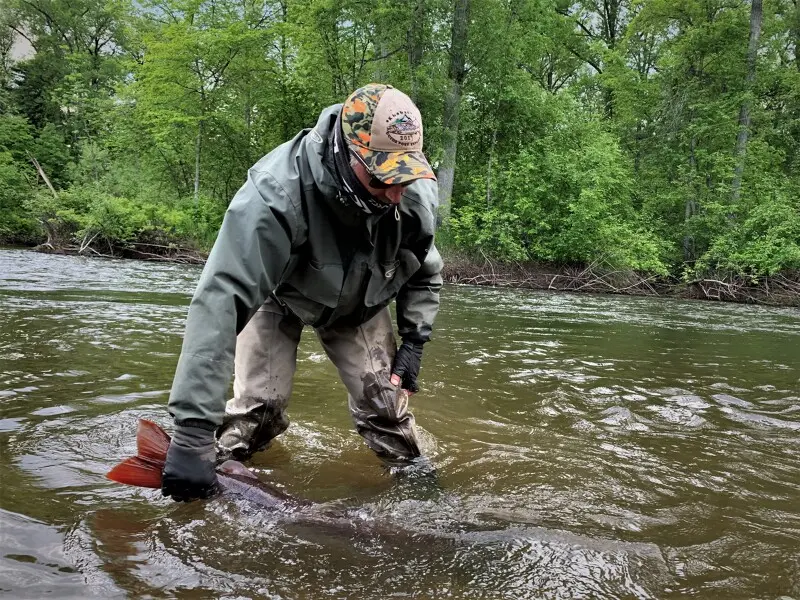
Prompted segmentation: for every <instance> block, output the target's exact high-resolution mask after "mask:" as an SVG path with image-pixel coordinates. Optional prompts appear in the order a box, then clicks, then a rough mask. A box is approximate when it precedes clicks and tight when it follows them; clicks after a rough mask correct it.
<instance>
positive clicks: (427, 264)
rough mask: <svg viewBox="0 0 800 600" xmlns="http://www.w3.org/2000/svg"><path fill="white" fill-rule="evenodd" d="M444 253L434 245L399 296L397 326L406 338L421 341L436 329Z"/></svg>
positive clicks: (410, 340) (411, 340) (424, 340)
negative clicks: (434, 322) (434, 327)
mask: <svg viewBox="0 0 800 600" xmlns="http://www.w3.org/2000/svg"><path fill="white" fill-rule="evenodd" d="M442 267H443V263H442V257H441V256H440V255H439V251H438V250H437V249H436V246H435V245H433V246H431V248H430V250H428V253H427V255H426V256H425V260H424V261H423V263H422V265H421V266H420V268H419V269H418V270H417V272H416V273H414V275H413V276H412V277H411V279H409V280H408V282H407V283H406V284H405V285H404V286H403V287H402V288H401V289H400V293H399V294H398V296H397V329H398V333H399V334H400V337H401V338H403V340H404V341H409V342H414V343H418V344H422V343H425V342H427V341H428V340H429V339H430V337H431V332H432V331H433V321H434V320H435V319H436V315H437V314H438V312H439V290H441V289H442Z"/></svg>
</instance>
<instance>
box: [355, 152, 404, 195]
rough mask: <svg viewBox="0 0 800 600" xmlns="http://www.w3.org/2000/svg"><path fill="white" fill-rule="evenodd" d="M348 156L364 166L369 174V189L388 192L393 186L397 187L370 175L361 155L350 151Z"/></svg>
mask: <svg viewBox="0 0 800 600" xmlns="http://www.w3.org/2000/svg"><path fill="white" fill-rule="evenodd" d="M350 154H352V155H353V156H355V157H356V160H358V162H360V163H361V164H362V165H363V166H364V168H365V169H366V170H367V173H368V174H369V186H370V187H371V188H374V189H376V190H388V189H389V188H390V187H392V186H393V185H397V184H394V183H386V182H384V181H381V180H380V179H378V178H377V177H375V175H373V174H372V173H370V171H369V167H368V166H367V163H365V162H364V159H363V158H361V155H360V154H359V153H358V152H355V151H354V150H350Z"/></svg>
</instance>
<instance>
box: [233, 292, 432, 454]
mask: <svg viewBox="0 0 800 600" xmlns="http://www.w3.org/2000/svg"><path fill="white" fill-rule="evenodd" d="M302 330H303V323H302V322H301V321H300V320H299V319H298V318H297V317H295V316H294V315H292V314H286V312H285V311H284V310H283V308H282V307H280V306H278V305H277V304H275V303H273V302H272V301H268V302H267V303H266V304H264V306H262V307H261V308H260V309H259V310H258V312H256V314H255V315H254V316H253V318H252V319H251V320H250V322H249V323H248V324H247V326H246V327H245V328H244V329H243V330H242V332H241V333H240V334H239V336H238V338H237V341H236V357H235V376H234V384H233V396H234V397H233V399H231V400H229V401H228V404H227V406H226V411H225V412H226V423H223V426H222V427H221V428H220V434H221V435H220V441H223V440H224V439H225V428H226V427H231V426H233V425H234V424H235V423H236V421H237V418H244V419H248V418H249V420H250V421H251V422H255V423H258V425H257V427H256V430H255V431H252V433H249V434H248V435H250V436H252V437H253V438H254V439H252V440H251V441H250V452H252V451H255V450H258V449H261V448H263V447H265V446H266V444H267V443H268V442H269V440H270V439H272V438H273V437H275V436H277V435H279V434H280V433H283V431H285V430H286V428H287V427H288V426H289V420H288V419H287V417H286V414H285V411H286V407H287V405H288V402H289V396H290V394H291V391H292V379H293V377H294V372H295V369H296V362H297V345H298V343H299V342H300V334H301V332H302ZM316 333H317V336H318V337H319V340H320V342H321V343H322V347H323V348H324V349H325V352H326V353H327V355H328V357H329V358H330V359H331V361H332V362H333V364H334V365H336V368H337V369H338V370H339V376H340V377H341V379H342V381H343V382H344V384H345V386H346V387H347V391H348V405H349V408H350V414H351V415H352V417H353V421H354V423H355V426H356V430H357V431H358V433H359V434H360V435H361V436H362V437H363V438H364V441H366V443H367V445H368V446H369V447H370V448H372V450H374V451H375V453H376V454H377V455H378V456H379V457H380V458H382V459H384V460H385V461H387V462H388V463H390V464H394V463H397V462H404V461H408V460H411V459H413V458H415V457H418V456H420V450H419V444H418V440H417V431H416V426H415V422H414V416H413V415H412V414H411V413H410V412H409V411H408V397H407V395H406V394H405V393H398V392H399V388H397V387H395V386H393V385H392V384H391V383H390V381H389V378H390V376H391V368H392V361H393V360H394V354H395V350H396V345H395V339H394V333H393V331H392V322H391V317H390V314H389V309H388V308H386V309H384V310H382V311H381V312H380V313H378V315H377V316H375V317H373V318H372V319H370V320H369V321H367V322H366V323H364V324H363V325H360V326H358V327H331V328H321V329H317V330H316ZM240 420H241V419H240Z"/></svg>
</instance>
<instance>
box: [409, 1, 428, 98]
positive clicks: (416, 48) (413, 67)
mask: <svg viewBox="0 0 800 600" xmlns="http://www.w3.org/2000/svg"><path fill="white" fill-rule="evenodd" d="M424 18H425V0H417V4H416V6H415V7H414V16H413V19H412V23H411V26H410V27H409V28H408V30H407V31H406V47H407V48H408V69H409V72H410V73H411V90H410V92H411V93H410V94H409V95H410V96H411V99H412V100H413V101H414V104H416V105H417V107H418V108H419V80H418V79H417V70H418V69H419V67H420V65H422V51H423V33H422V31H423V28H422V27H420V23H423V22H424V21H423V19H424ZM420 110H421V109H420Z"/></svg>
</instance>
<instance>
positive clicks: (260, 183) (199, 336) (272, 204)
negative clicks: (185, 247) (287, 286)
mask: <svg viewBox="0 0 800 600" xmlns="http://www.w3.org/2000/svg"><path fill="white" fill-rule="evenodd" d="M297 223H298V220H297V215H296V214H295V208H294V206H293V204H292V202H291V200H290V198H289V197H288V196H287V194H286V193H285V191H284V190H283V188H282V187H281V186H280V185H279V184H278V183H277V182H276V181H275V179H274V178H273V177H272V176H271V175H270V174H269V173H267V172H264V171H258V170H255V169H251V170H250V172H249V173H248V178H247V181H246V182H245V184H244V185H243V186H242V188H241V189H240V190H239V191H238V192H237V194H236V196H234V198H233V200H232V201H231V204H230V206H229V207H228V210H227V212H226V213H225V218H224V220H223V222H222V227H221V228H220V230H219V233H218V235H217V240H216V242H215V244H214V247H213V249H212V250H211V254H209V257H208V261H207V262H206V265H205V268H204V269H203V273H202V275H201V276H200V281H199V283H198V285H197V289H196V290H195V293H194V296H193V297H192V301H191V303H190V305H189V313H188V316H187V320H186V331H185V333H184V337H183V347H182V349H181V355H180V358H179V359H178V367H177V369H176V371H175V378H174V380H173V384H172V390H171V392H170V397H169V412H170V414H171V415H172V416H173V417H174V418H175V422H176V423H177V424H182V423H183V422H185V421H187V420H194V419H200V420H203V421H208V422H210V423H211V424H213V425H215V426H219V424H220V423H221V422H222V418H223V416H224V414H225V400H226V396H227V392H228V385H229V384H230V380H231V376H232V373H233V355H234V350H235V348H236V336H237V334H238V333H239V332H240V331H241V330H242V329H243V328H244V326H245V325H246V324H247V322H248V321H249V320H250V317H251V316H252V315H253V314H255V311H256V310H257V309H258V307H259V306H261V305H262V304H263V302H264V301H265V300H266V298H267V296H268V295H269V294H270V293H271V292H272V290H274V288H275V286H276V285H277V284H278V279H279V278H280V276H281V274H282V272H283V270H284V268H285V266H286V264H287V263H288V261H289V255H290V252H291V248H292V241H293V240H294V239H295V238H296V235H297V230H296V229H297Z"/></svg>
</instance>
